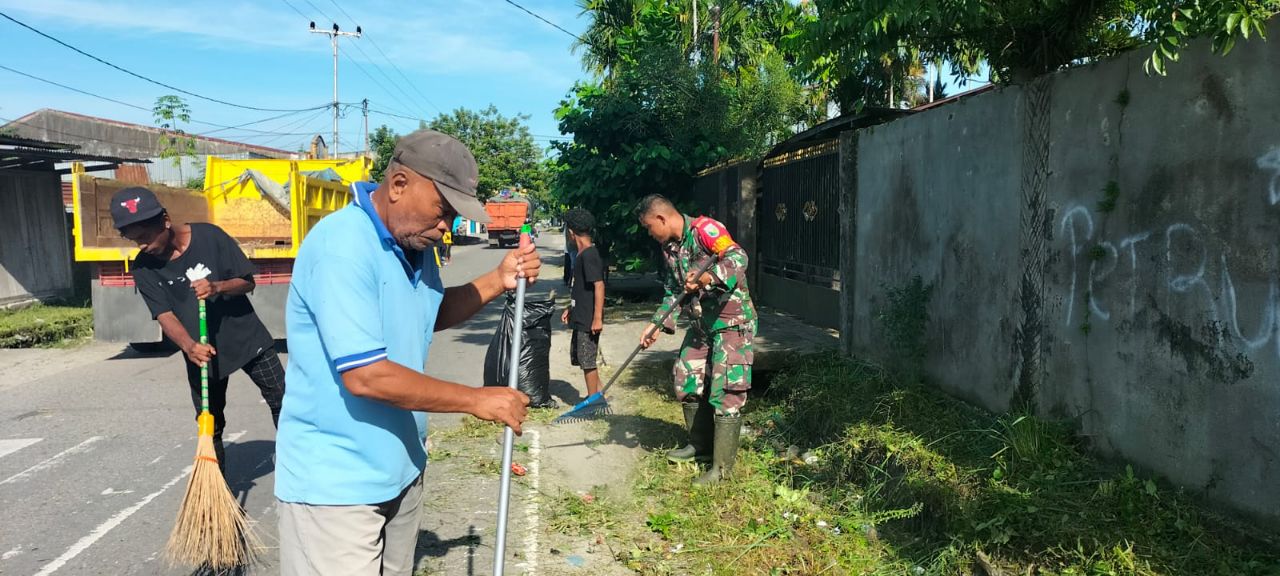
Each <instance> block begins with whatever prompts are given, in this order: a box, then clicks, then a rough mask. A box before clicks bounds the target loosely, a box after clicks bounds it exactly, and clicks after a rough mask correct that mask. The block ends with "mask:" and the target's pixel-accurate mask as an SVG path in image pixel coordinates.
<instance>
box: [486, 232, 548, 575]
mask: <svg viewBox="0 0 1280 576" xmlns="http://www.w3.org/2000/svg"><path fill="white" fill-rule="evenodd" d="M529 232H530V226H529V225H528V224H525V225H523V226H521V227H520V247H521V248H524V247H525V246H528V245H529V243H530V242H531V240H530V238H529ZM525 284H526V282H525V279H524V278H523V277H517V278H516V308H515V317H514V318H513V319H512V320H513V323H514V324H515V326H513V330H512V331H511V352H510V356H511V360H510V362H509V363H508V364H507V387H508V388H511V389H512V390H515V389H516V388H517V387H518V384H519V381H520V340H521V338H522V337H523V336H524V291H525ZM514 447H515V431H513V430H512V429H511V427H510V426H506V427H505V428H504V430H503V433H502V484H501V485H500V488H499V489H498V490H499V491H498V538H497V541H496V543H495V545H494V548H493V576H502V574H503V568H504V567H503V564H504V562H505V561H506V555H507V510H508V509H509V508H510V505H511V452H512V449H513V448H514ZM533 529H537V527H534V528H533Z"/></svg>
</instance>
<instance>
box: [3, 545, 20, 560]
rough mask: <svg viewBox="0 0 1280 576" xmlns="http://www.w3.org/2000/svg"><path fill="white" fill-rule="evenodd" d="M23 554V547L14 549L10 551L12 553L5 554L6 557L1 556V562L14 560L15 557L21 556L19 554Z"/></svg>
mask: <svg viewBox="0 0 1280 576" xmlns="http://www.w3.org/2000/svg"><path fill="white" fill-rule="evenodd" d="M21 553H22V547H21V546H18V547H17V548H14V549H13V550H10V551H8V552H5V553H4V555H2V556H0V560H8V559H10V558H13V557H14V556H17V555H19V554H21Z"/></svg>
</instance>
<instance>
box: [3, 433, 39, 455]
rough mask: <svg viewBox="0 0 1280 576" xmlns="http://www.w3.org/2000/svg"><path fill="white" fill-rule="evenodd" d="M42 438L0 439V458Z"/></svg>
mask: <svg viewBox="0 0 1280 576" xmlns="http://www.w3.org/2000/svg"><path fill="white" fill-rule="evenodd" d="M41 440H44V438H14V439H12V440H0V458H4V457H5V456H8V455H10V454H13V453H14V452H17V451H19V450H21V449H23V448H26V447H27V446H30V445H32V444H35V443H36V442H39V441H41Z"/></svg>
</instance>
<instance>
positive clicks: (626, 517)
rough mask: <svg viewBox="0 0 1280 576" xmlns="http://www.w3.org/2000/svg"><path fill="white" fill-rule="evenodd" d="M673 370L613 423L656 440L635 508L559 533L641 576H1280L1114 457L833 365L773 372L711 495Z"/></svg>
mask: <svg viewBox="0 0 1280 576" xmlns="http://www.w3.org/2000/svg"><path fill="white" fill-rule="evenodd" d="M668 367H669V364H667V365H665V366H664V365H658V364H649V365H646V366H644V367H639V368H640V369H638V370H636V371H635V372H634V373H633V374H631V375H630V378H629V380H630V381H631V382H632V383H635V384H633V385H632V386H631V387H629V389H628V390H627V392H626V393H627V403H628V406H629V409H630V410H631V414H630V418H631V419H632V421H631V422H629V423H623V422H619V421H614V422H612V423H611V424H610V433H609V436H611V437H621V436H622V434H614V433H613V432H614V431H613V430H612V429H613V428H614V427H622V426H627V427H629V428H632V429H634V430H635V431H636V434H637V435H640V436H643V435H649V436H651V437H654V436H655V435H656V437H654V438H653V439H650V440H641V443H643V444H646V445H647V446H646V447H650V448H653V450H654V451H653V453H652V454H651V455H650V456H648V459H647V461H646V462H645V463H643V464H642V465H641V468H640V473H639V475H638V476H639V477H638V479H637V486H636V489H635V490H634V494H635V501H633V502H627V503H617V502H608V501H602V500H595V501H587V500H582V499H580V498H577V499H575V498H576V497H573V496H569V497H566V498H564V499H562V500H561V501H560V502H558V503H557V504H558V507H557V510H556V511H555V512H556V513H557V514H564V515H567V518H564V519H561V520H557V522H556V523H555V525H554V526H553V527H552V528H549V529H557V530H558V531H563V532H566V533H569V532H571V533H574V534H583V533H593V534H599V535H601V536H604V537H605V538H608V539H609V540H611V541H612V546H613V547H614V548H615V549H616V550H618V558H619V560H620V561H622V562H624V563H626V564H627V565H628V566H629V567H631V568H632V569H634V570H636V571H637V572H638V573H642V574H706V573H711V574H770V575H772V574H885V575H888V574H902V575H912V576H922V575H939V576H943V575H946V576H952V575H954V576H959V575H968V574H983V573H990V572H993V571H994V572H999V573H1003V574H1010V575H1013V574H1017V575H1022V574H1046V575H1062V576H1083V575H1130V574H1131V575H1142V576H1147V575H1151V576H1155V575H1177V576H1208V575H1222V576H1227V575H1230V576H1245V575H1257V576H1280V547H1277V543H1276V541H1275V539H1274V537H1273V536H1270V535H1267V534H1265V533H1264V532H1262V531H1260V530H1255V529H1252V528H1250V527H1247V526H1244V525H1241V524H1238V523H1235V522H1232V521H1230V520H1227V519H1223V518H1220V517H1218V516H1215V515H1213V514H1210V513H1208V512H1206V511H1205V510H1204V509H1203V508H1201V507H1200V506H1198V505H1197V504H1196V503H1195V502H1194V499H1193V498H1192V496H1190V495H1188V494H1185V493H1183V492H1182V491H1180V490H1177V489H1175V488H1172V487H1170V486H1169V485H1167V484H1165V483H1163V482H1160V481H1157V480H1153V479H1150V478H1146V477H1143V476H1142V475H1140V474H1138V473H1135V472H1134V471H1133V470H1132V469H1131V468H1128V467H1126V466H1124V465H1123V464H1118V465H1117V464H1110V463H1104V462H1101V461H1099V460H1097V459H1096V458H1094V457H1092V456H1090V455H1089V454H1088V453H1086V452H1085V451H1084V447H1083V446H1081V445H1080V444H1079V442H1078V441H1077V440H1075V439H1074V437H1073V436H1072V435H1071V433H1070V430H1069V429H1068V427H1066V426H1064V425H1062V424H1058V423H1054V422H1048V421H1045V420H1042V419H1039V418H1035V417H1031V416H1020V415H994V414H991V413H988V412H985V411H983V410H980V409H977V408H975V407H973V406H970V405H968V404H965V403H963V402H961V401H958V400H956V399H953V398H951V397H949V396H947V395H945V394H943V393H941V392H939V391H937V390H935V389H932V388H928V387H925V386H921V385H894V384H892V382H893V381H894V380H895V379H893V378H888V377H886V374H885V373H884V372H883V371H882V370H881V369H880V368H878V367H876V366H872V365H870V364H866V363H861V362H857V361H850V360H846V359H842V358H840V357H837V356H835V355H832V354H817V355H808V356H801V357H790V358H787V359H785V360H781V361H777V362H774V363H773V366H772V367H771V368H772V370H770V372H771V373H772V376H773V377H772V378H771V379H770V378H761V379H760V382H759V383H760V384H763V383H764V381H765V380H771V381H770V382H768V384H769V386H768V388H769V390H768V391H767V393H764V394H760V393H757V394H756V396H755V397H754V398H753V400H752V401H751V402H750V403H749V404H748V415H747V423H748V428H749V432H750V433H749V434H748V435H747V437H746V438H745V439H744V441H743V449H742V451H741V452H740V454H739V460H738V466H737V469H736V474H737V477H736V479H735V481H734V482H733V483H725V484H720V485H717V486H713V487H709V488H703V489H694V488H693V487H692V486H691V485H690V481H691V480H692V479H693V478H694V476H695V475H696V474H697V473H698V472H699V471H698V470H697V469H696V468H694V467H693V466H687V465H682V466H671V465H668V464H667V463H666V462H665V461H664V460H663V459H662V454H661V451H660V450H659V448H660V447H663V446H664V445H665V446H668V447H669V446H672V445H674V444H675V443H676V442H677V441H679V427H678V426H674V424H676V423H677V422H679V420H678V419H679V410H678V407H677V406H676V405H675V403H674V402H673V401H672V400H670V392H668V391H667V390H666V388H667V379H668V377H667V374H669V372H667V369H668ZM761 387H763V386H761ZM615 418H616V417H615ZM637 424H642V425H647V426H648V428H647V429H646V428H643V427H641V428H637ZM673 429H674V430H675V433H672V430H673ZM798 455H799V456H800V457H797V456H798ZM805 456H807V457H808V458H807V460H808V461H809V462H810V463H808V464H806V463H805V462H804V461H802V459H801V458H804V457H805ZM982 564H987V565H988V566H990V569H988V568H986V567H983V566H982Z"/></svg>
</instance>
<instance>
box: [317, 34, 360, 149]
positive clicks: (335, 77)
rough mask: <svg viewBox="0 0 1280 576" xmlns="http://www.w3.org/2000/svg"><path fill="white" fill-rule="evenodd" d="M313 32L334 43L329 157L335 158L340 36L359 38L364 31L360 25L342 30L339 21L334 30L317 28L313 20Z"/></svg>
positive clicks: (336, 147)
mask: <svg viewBox="0 0 1280 576" xmlns="http://www.w3.org/2000/svg"><path fill="white" fill-rule="evenodd" d="M311 33H313V34H326V35H328V36H329V41H330V42H331V43H332V44H333V144H332V147H330V148H329V149H330V150H333V152H332V153H331V154H329V157H330V158H333V157H336V154H337V153H338V37H339V36H350V37H352V38H359V37H360V34H361V33H362V31H361V30H360V27H359V26H356V31H355V32H342V31H340V30H339V29H338V24H337V23H334V25H333V30H317V29H316V23H315V22H312V23H311Z"/></svg>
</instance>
